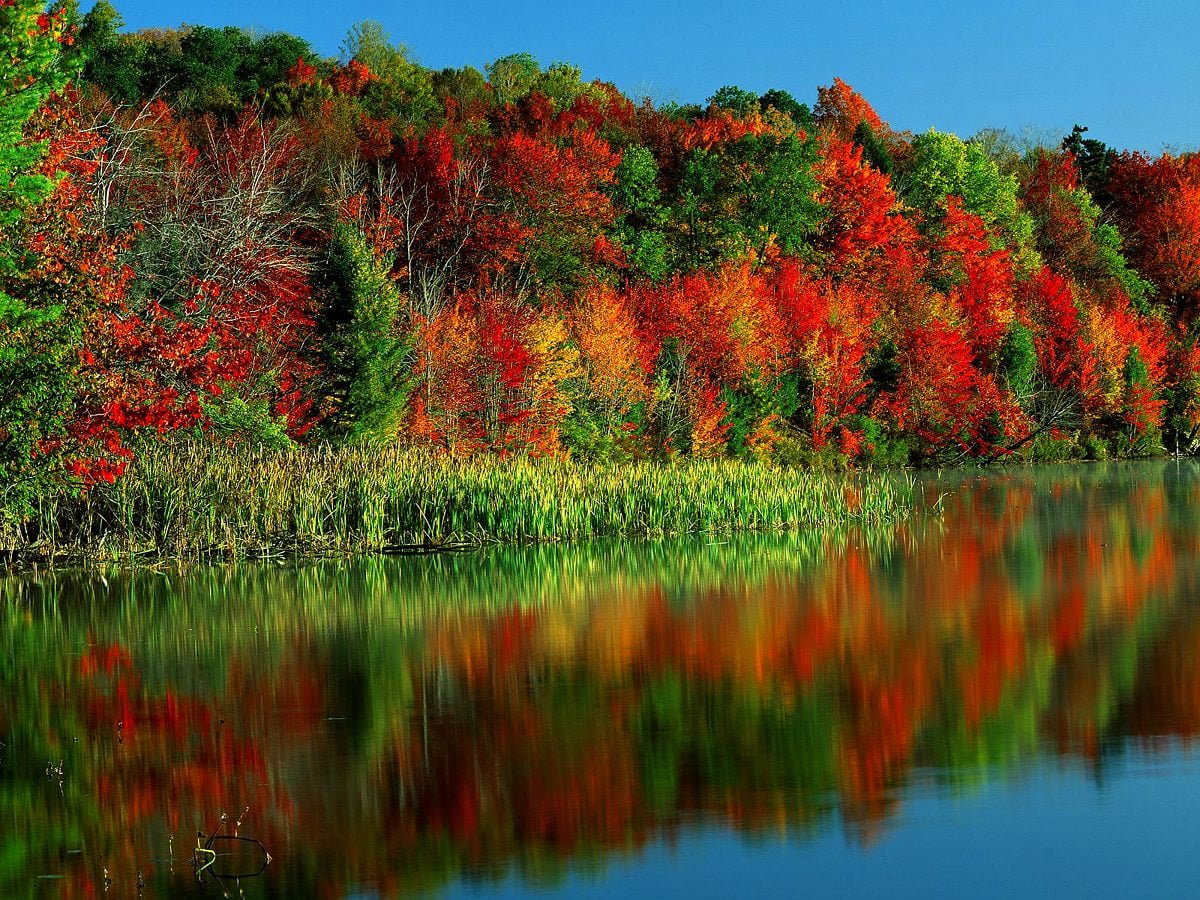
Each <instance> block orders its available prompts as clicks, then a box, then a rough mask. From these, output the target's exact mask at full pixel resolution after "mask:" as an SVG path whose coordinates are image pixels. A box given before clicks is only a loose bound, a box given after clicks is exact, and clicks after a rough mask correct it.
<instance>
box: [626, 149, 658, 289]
mask: <svg viewBox="0 0 1200 900" xmlns="http://www.w3.org/2000/svg"><path fill="white" fill-rule="evenodd" d="M658 174H659V173H658V162H657V160H655V158H654V154H653V153H652V152H651V151H650V150H649V149H648V148H646V147H641V146H634V147H629V148H628V149H626V151H625V152H624V154H622V156H621V164H620V165H619V166H617V180H616V184H615V185H614V186H613V204H614V205H615V206H616V208H617V210H618V212H619V215H620V219H619V221H618V223H617V238H618V240H619V241H620V243H621V246H622V247H623V248H624V250H625V254H626V257H627V259H628V262H629V267H630V268H631V269H632V270H633V271H634V272H635V273H637V274H640V275H643V276H645V277H647V278H650V279H652V280H654V281H659V280H661V279H662V278H663V277H664V276H665V275H666V274H667V269H668V267H667V243H666V237H665V235H664V234H663V224H664V223H665V221H666V211H665V210H664V208H663V206H662V190H661V189H660V188H659V185H658Z"/></svg>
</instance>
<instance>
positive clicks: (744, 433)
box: [721, 376, 778, 457]
mask: <svg viewBox="0 0 1200 900" xmlns="http://www.w3.org/2000/svg"><path fill="white" fill-rule="evenodd" d="M777 389H778V386H777V385H776V384H775V383H773V382H771V381H768V380H767V379H764V378H762V377H760V376H752V377H750V378H747V379H746V380H745V382H744V383H743V384H742V385H741V386H740V387H739V388H738V389H737V390H730V389H728V388H726V389H725V390H723V391H722V392H721V399H722V400H724V401H725V405H726V408H727V409H728V410H729V412H728V413H727V415H726V421H728V422H729V432H728V434H727V436H726V439H725V443H726V446H727V447H728V448H729V453H730V454H731V455H733V456H736V457H744V456H746V455H747V454H748V453H749V452H750V448H749V446H748V445H747V443H746V439H747V438H748V437H749V436H750V434H751V433H752V432H753V431H754V430H755V429H756V428H757V427H758V425H759V423H761V422H762V421H763V420H764V419H766V418H767V417H768V416H771V415H774V414H775V413H776V411H777V409H778V406H777V403H776V393H777Z"/></svg>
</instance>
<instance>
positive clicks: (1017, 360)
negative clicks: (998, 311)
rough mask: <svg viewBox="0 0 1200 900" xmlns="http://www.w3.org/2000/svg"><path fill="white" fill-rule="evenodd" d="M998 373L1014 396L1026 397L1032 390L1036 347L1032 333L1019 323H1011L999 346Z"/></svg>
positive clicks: (1035, 370)
mask: <svg viewBox="0 0 1200 900" xmlns="http://www.w3.org/2000/svg"><path fill="white" fill-rule="evenodd" d="M998 362H999V366H998V369H999V372H1000V376H1001V377H1002V378H1003V379H1004V382H1005V384H1007V385H1008V388H1009V390H1011V391H1012V392H1013V394H1014V395H1016V396H1017V397H1018V398H1019V397H1026V396H1028V395H1029V393H1030V392H1031V391H1032V390H1033V379H1034V376H1035V375H1036V374H1037V366H1038V358H1037V347H1036V346H1035V344H1034V341H1033V332H1032V331H1030V330H1029V329H1028V328H1027V327H1026V326H1024V325H1022V324H1021V323H1020V322H1013V323H1012V324H1011V325H1010V326H1009V328H1008V333H1007V334H1005V335H1004V342H1003V343H1002V344H1001V345H1000V354H999V360H998Z"/></svg>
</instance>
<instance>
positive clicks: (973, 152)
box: [902, 129, 1033, 253]
mask: <svg viewBox="0 0 1200 900" xmlns="http://www.w3.org/2000/svg"><path fill="white" fill-rule="evenodd" d="M902 183H903V184H904V186H905V199H906V200H907V201H908V202H909V203H910V204H912V205H913V206H915V207H916V208H917V209H919V210H920V211H921V212H922V213H924V214H925V216H926V217H927V220H928V223H929V224H930V225H934V226H936V224H937V223H938V222H940V220H941V217H942V215H943V214H944V213H945V210H946V201H947V198H948V197H950V196H957V197H961V198H962V201H963V205H964V207H965V208H966V210H967V211H968V212H971V213H974V214H975V215H977V216H979V217H980V218H981V219H982V220H983V222H984V224H985V225H986V226H987V227H988V228H990V229H992V230H993V231H994V232H996V233H997V234H999V235H1002V236H1003V238H1004V241H1005V243H1006V244H1008V245H1009V246H1010V247H1013V248H1014V249H1016V250H1026V251H1028V252H1030V253H1032V250H1031V248H1032V244H1033V221H1032V220H1031V219H1030V218H1029V216H1028V215H1027V214H1026V213H1024V212H1023V211H1022V210H1021V208H1020V204H1019V202H1018V200H1017V188H1018V186H1017V180H1016V179H1015V178H1014V177H1012V176H1011V175H1002V174H1001V173H1000V170H999V168H998V167H997V165H996V162H995V160H993V159H992V158H991V157H990V156H989V155H988V153H987V151H986V150H985V149H984V148H983V147H982V146H980V145H979V144H974V143H965V142H964V141H962V140H961V139H960V138H958V137H957V136H956V135H953V134H947V133H945V132H941V131H934V130H932V129H931V130H930V131H928V132H926V133H925V134H922V135H919V136H918V137H916V138H914V139H913V144H912V163H911V170H910V171H909V172H908V173H907V177H906V178H904V179H903V182H902Z"/></svg>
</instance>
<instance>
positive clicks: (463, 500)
mask: <svg viewBox="0 0 1200 900" xmlns="http://www.w3.org/2000/svg"><path fill="white" fill-rule="evenodd" d="M917 502H918V491H917V490H916V487H915V485H914V483H913V481H912V480H911V479H908V478H903V477H900V478H898V477H895V476H878V475H876V476H865V477H864V476H846V475H830V474H822V473H815V472H808V471H801V470H796V469H784V468H778V467H775V466H769V465H766V464H757V463H741V462H731V461H687V462H681V463H674V464H662V463H633V464H623V465H612V466H600V465H590V464H581V463H574V462H569V461H563V460H545V459H544V460H534V459H523V458H516V459H514V458H510V459H497V458H494V457H487V458H475V459H470V460H454V459H448V458H446V457H444V456H436V455H431V454H425V453H419V452H414V451H408V450H403V449H398V448H379V447H349V448H329V447H309V448H296V449H291V450H284V451H279V450H253V449H247V448H219V447H213V446H211V445H201V444H195V445H185V446H178V447H171V448H153V449H151V450H149V451H148V452H146V453H144V454H143V455H141V456H140V457H139V458H138V461H137V463H136V464H135V465H133V466H131V469H130V471H129V472H128V473H127V474H126V476H125V477H124V478H122V479H121V480H119V481H118V482H117V483H116V484H113V485H104V486H101V487H98V488H96V489H93V490H92V491H90V492H88V493H87V494H85V495H84V496H82V497H79V496H68V495H65V494H64V495H59V496H47V497H44V498H43V499H42V500H41V502H40V503H39V505H38V507H37V509H36V510H35V512H34V514H33V515H32V516H31V517H29V518H28V519H27V520H26V521H25V522H24V523H22V524H20V525H8V526H3V527H0V550H3V551H5V552H6V553H7V554H8V555H9V556H10V557H13V558H29V557H41V558H46V557H50V558H54V557H58V556H64V555H65V556H79V557H87V558H92V559H114V560H115V559H120V558H123V557H130V556H139V555H151V556H161V557H176V558H179V557H182V558H189V557H204V556H213V555H220V556H227V557H234V558H237V557H251V556H271V555H297V554H299V555H320V554H332V553H359V552H379V551H396V550H405V549H409V550H412V549H421V548H425V549H438V548H442V549H445V548H453V547H461V546H478V545H482V544H490V543H534V542H544V541H558V540H582V539H588V538H597V537H606V536H658V535H682V534H721V533H733V532H746V531H759V532H766V531H800V530H809V529H822V528H827V527H831V526H837V525H845V524H850V523H866V524H872V523H883V522H887V521H892V520H895V519H896V518H898V517H900V516H902V515H904V514H905V513H907V512H909V511H910V510H911V509H912V508H913V507H914V505H915V504H916V503H917Z"/></svg>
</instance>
